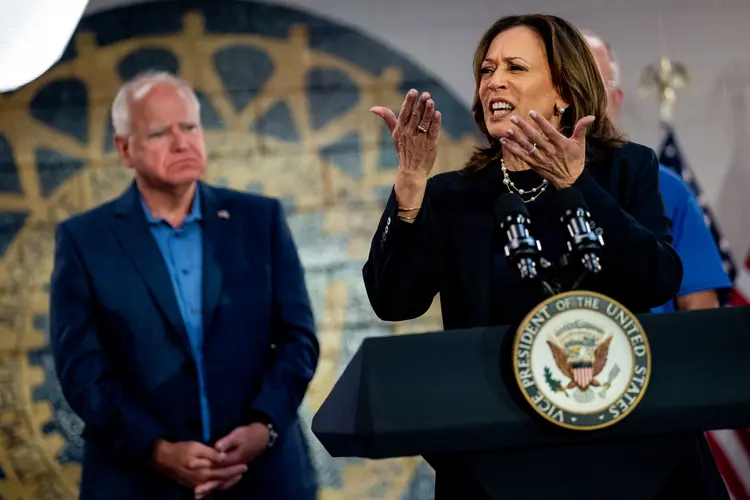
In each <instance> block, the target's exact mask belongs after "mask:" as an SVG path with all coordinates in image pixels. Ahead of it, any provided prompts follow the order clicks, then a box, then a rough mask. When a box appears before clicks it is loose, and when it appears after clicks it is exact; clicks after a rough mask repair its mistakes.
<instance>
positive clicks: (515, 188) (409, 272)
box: [363, 15, 682, 329]
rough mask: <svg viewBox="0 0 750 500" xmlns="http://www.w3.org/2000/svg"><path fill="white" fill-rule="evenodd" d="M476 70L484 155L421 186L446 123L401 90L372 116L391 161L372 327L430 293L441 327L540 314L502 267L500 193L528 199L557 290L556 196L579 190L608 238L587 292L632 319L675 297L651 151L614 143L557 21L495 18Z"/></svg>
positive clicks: (476, 110)
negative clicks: (389, 142)
mask: <svg viewBox="0 0 750 500" xmlns="http://www.w3.org/2000/svg"><path fill="white" fill-rule="evenodd" d="M473 68H474V76H475V79H476V92H475V95H474V103H473V107H472V111H473V114H474V121H475V122H476V124H477V126H478V127H479V130H480V131H481V133H482V134H483V135H484V138H485V139H486V142H487V145H486V147H484V148H480V149H478V150H477V151H476V152H475V153H474V154H473V156H472V157H471V158H469V159H468V161H467V162H466V164H465V166H464V167H463V168H462V169H461V170H459V171H454V172H448V173H443V174H439V175H436V176H433V177H432V178H429V179H428V177H429V174H430V171H431V169H432V167H433V164H434V162H435V157H436V154H437V139H438V135H439V132H440V123H441V115H440V112H439V111H436V109H435V103H434V101H433V100H432V99H431V98H430V96H429V95H428V94H427V93H423V94H422V95H418V92H417V91H416V90H411V91H409V92H408V94H407V95H406V98H405V100H404V102H403V105H402V107H401V111H400V113H399V115H398V118H397V117H396V116H395V115H394V113H393V112H392V111H391V110H389V109H387V108H383V107H375V108H373V109H372V111H373V112H374V113H375V114H377V115H379V116H380V117H382V118H383V119H384V120H385V122H386V124H387V125H388V128H389V129H390V131H391V134H392V139H393V144H394V145H395V147H396V150H397V152H398V158H399V167H398V173H397V174H396V181H395V185H394V189H393V191H392V193H391V196H390V198H389V200H388V202H387V205H386V207H385V211H384V213H383V216H382V218H381V220H380V224H379V226H378V229H377V232H376V233H375V236H374V238H373V240H372V244H371V248H370V254H369V258H368V260H367V263H366V264H365V266H364V270H363V274H364V281H365V286H366V288H367V293H368V296H369V300H370V303H371V305H372V307H373V309H374V310H375V313H376V314H377V315H378V317H380V318H381V319H383V320H386V321H401V320H407V319H413V318H416V317H418V316H421V315H422V314H424V313H425V312H426V311H427V309H428V308H429V307H430V305H431V303H432V301H433V299H434V297H435V295H436V294H437V293H439V294H440V299H441V307H442V315H443V325H444V327H445V328H446V329H455V328H470V327H476V326H485V325H497V324H515V323H517V322H519V321H520V320H521V319H522V318H523V317H524V316H525V315H526V314H527V313H528V312H529V311H530V310H531V309H532V308H533V307H534V306H535V305H536V304H538V303H539V302H540V301H541V300H542V299H543V298H544V296H543V295H541V292H540V290H539V289H538V288H536V287H533V286H529V285H527V284H526V283H525V282H524V280H522V278H521V275H520V274H519V272H518V270H517V269H516V268H515V267H514V266H513V265H512V264H511V263H509V262H508V259H507V258H506V255H505V254H504V252H503V247H504V245H505V244H506V243H507V241H506V240H505V239H504V238H505V236H504V231H501V230H499V229H497V228H496V224H495V220H494V217H493V207H494V205H495V203H496V201H497V199H498V197H499V196H500V195H502V194H503V193H508V192H513V193H516V194H517V195H519V196H520V197H521V198H523V201H524V202H525V205H524V206H525V207H526V208H527V209H528V213H529V214H530V219H531V221H532V222H533V225H532V226H531V231H532V235H533V236H534V237H535V238H536V239H537V240H539V241H540V243H541V244H542V252H541V257H542V266H543V267H545V269H544V272H545V274H546V275H548V276H552V277H555V280H553V288H554V290H555V291H566V288H569V287H570V286H571V284H572V283H573V281H574V280H571V279H569V277H567V276H566V273H568V272H567V271H566V269H564V268H563V267H561V266H560V259H561V257H562V256H563V254H564V253H565V250H566V247H565V243H566V239H565V238H566V235H565V227H564V225H563V224H562V223H561V222H560V220H559V214H558V213H557V211H556V210H555V208H554V207H555V195H556V193H557V192H559V191H563V190H576V191H577V192H578V193H579V194H580V196H582V198H583V200H584V201H585V204H586V205H587V207H588V209H589V211H590V213H591V217H592V219H593V222H594V224H595V225H596V227H597V228H598V229H597V231H598V232H599V233H600V234H601V236H602V238H603V241H604V247H603V249H602V251H601V254H600V262H601V268H602V270H601V272H600V273H598V275H597V276H596V279H595V280H591V281H588V282H586V287H585V288H586V289H587V290H591V291H596V292H600V293H603V294H605V295H608V296H610V297H612V298H613V299H615V300H617V301H619V302H620V303H622V304H623V305H625V306H626V307H627V308H629V309H630V310H631V311H633V312H634V313H640V312H647V311H649V309H650V308H651V307H656V306H658V305H660V304H663V303H665V302H667V301H668V300H670V299H671V298H672V297H673V296H674V295H675V294H676V293H677V291H678V289H679V287H680V282H681V280H682V264H681V262H680V259H679V257H678V256H677V254H676V253H675V251H674V250H673V249H672V247H671V242H672V238H671V236H670V233H669V220H668V218H667V217H666V215H665V212H664V207H663V202H662V198H661V194H660V192H659V180H658V179H659V171H658V164H657V158H656V155H655V153H654V151H653V150H651V149H649V148H647V147H645V146H641V145H639V144H635V143H632V142H627V141H625V140H624V139H622V138H621V137H620V136H619V135H618V132H617V130H616V129H615V127H614V125H613V124H612V122H611V121H610V120H609V119H608V118H607V114H606V110H607V94H606V90H605V87H604V83H603V81H602V78H601V76H600V74H599V70H598V68H597V65H596V61H595V60H594V58H593V56H592V55H591V52H590V51H589V49H588V46H587V45H586V41H585V39H584V38H583V37H582V36H581V34H580V33H579V32H578V30H577V29H576V28H574V27H573V26H572V25H570V24H569V23H567V22H566V21H564V20H562V19H559V18H557V17H554V16H547V15H526V16H513V17H506V18H502V19H500V20H499V21H497V22H496V23H495V24H494V25H493V26H492V27H491V28H490V29H489V30H488V31H487V32H486V33H485V35H484V36H483V37H482V39H481V41H480V43H479V46H478V48H477V50H476V53H475V55H474V65H473ZM568 194H569V193H568ZM568 267H569V266H568Z"/></svg>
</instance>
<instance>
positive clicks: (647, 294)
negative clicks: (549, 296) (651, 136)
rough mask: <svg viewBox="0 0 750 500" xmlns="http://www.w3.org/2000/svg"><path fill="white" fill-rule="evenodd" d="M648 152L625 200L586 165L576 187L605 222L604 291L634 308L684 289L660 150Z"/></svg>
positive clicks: (639, 160) (637, 167)
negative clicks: (602, 184)
mask: <svg viewBox="0 0 750 500" xmlns="http://www.w3.org/2000/svg"><path fill="white" fill-rule="evenodd" d="M644 151H645V153H644V154H643V155H642V156H641V157H640V158H638V157H636V159H635V160H636V161H635V162H634V163H633V164H632V165H630V166H628V165H625V166H623V168H630V169H631V172H632V174H631V175H628V176H627V178H628V180H629V182H630V186H628V188H629V189H628V190H627V191H628V192H630V196H629V197H628V200H627V205H626V206H625V207H621V206H620V204H619V203H618V202H617V201H616V200H615V199H614V198H613V197H612V196H611V195H610V194H609V193H608V192H606V191H605V190H604V189H603V188H602V187H600V186H599V184H598V183H597V182H596V181H595V180H594V179H593V177H591V175H590V174H589V173H588V172H587V171H586V170H584V172H583V174H581V176H580V177H579V178H578V180H577V181H576V183H575V184H574V186H575V187H576V188H577V189H579V190H580V191H581V193H582V195H583V197H584V199H585V200H586V202H587V204H588V208H589V211H590V212H591V218H592V219H593V220H594V221H595V222H596V225H597V226H598V227H601V228H602V230H603V231H604V232H603V235H602V238H603V239H604V252H603V254H602V276H601V278H600V281H599V283H600V286H601V287H602V288H603V290H602V292H603V293H605V294H607V295H609V296H610V297H612V298H614V299H616V300H618V301H620V302H622V303H624V304H626V305H627V307H629V308H633V309H636V310H647V309H651V308H653V307H658V306H660V305H662V304H664V303H666V302H668V301H670V300H671V299H672V298H673V297H674V296H675V295H676V294H677V292H678V290H679V289H680V283H681V282H682V262H681V261H680V257H679V256H678V254H677V252H676V251H675V250H674V248H673V247H672V242H673V238H672V235H671V233H670V230H669V218H668V217H667V215H666V212H665V209H664V201H663V198H662V196H661V191H660V189H659V164H658V161H657V158H656V153H655V152H654V151H653V150H651V149H646V148H644Z"/></svg>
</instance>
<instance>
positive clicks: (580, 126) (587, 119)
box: [570, 115, 596, 142]
mask: <svg viewBox="0 0 750 500" xmlns="http://www.w3.org/2000/svg"><path fill="white" fill-rule="evenodd" d="M594 120H596V117H594V116H592V115H589V116H584V117H583V118H581V119H580V120H578V123H576V127H575V129H574V130H573V135H572V136H571V137H570V138H571V139H573V140H575V141H579V142H580V141H582V140H584V139H585V138H586V132H588V129H589V127H590V126H591V124H592V123H594Z"/></svg>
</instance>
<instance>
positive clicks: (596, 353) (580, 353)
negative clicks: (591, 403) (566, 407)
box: [547, 336, 612, 392]
mask: <svg viewBox="0 0 750 500" xmlns="http://www.w3.org/2000/svg"><path fill="white" fill-rule="evenodd" d="M611 342H612V336H609V337H607V338H605V339H604V340H602V341H601V342H600V343H599V344H598V345H597V346H596V347H594V348H593V349H592V348H590V347H586V346H581V345H576V346H573V347H571V348H570V349H566V348H564V347H561V346H559V345H557V344H555V343H554V342H550V341H549V340H547V344H548V345H549V347H550V349H551V350H552V355H553V356H554V358H555V363H556V364H557V367H558V368H559V369H560V371H561V372H562V373H563V375H565V376H566V377H568V378H569V379H570V382H569V383H568V385H567V386H566V387H564V389H573V388H575V387H578V388H579V389H580V391H581V392H586V391H587V390H588V388H589V387H599V386H600V385H601V384H600V382H599V381H598V380H596V378H595V377H596V376H597V375H599V374H600V373H601V371H602V370H603V369H604V365H606V364H607V355H608V354H609V344H610V343H611ZM564 389H559V390H564Z"/></svg>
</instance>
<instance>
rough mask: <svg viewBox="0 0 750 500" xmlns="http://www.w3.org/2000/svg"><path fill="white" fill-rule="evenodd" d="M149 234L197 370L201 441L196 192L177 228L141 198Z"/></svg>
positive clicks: (205, 409) (206, 435)
mask: <svg viewBox="0 0 750 500" xmlns="http://www.w3.org/2000/svg"><path fill="white" fill-rule="evenodd" d="M141 203H142V204H143V210H144V212H145V214H146V219H147V220H148V224H149V227H150V229H151V234H152V235H153V236H154V239H155V240H156V243H157V245H158V246H159V250H161V254H162V256H163V257H164V262H165V263H166V265H167V269H168V271H169V276H170V278H171V280H172V287H173V288H174V292H175V296H176V298H177V304H178V305H179V307H180V312H181V313H182V320H183V321H184V323H185V329H186V330H187V335H188V339H189V340H190V346H191V348H192V351H193V357H194V358H195V364H196V367H197V371H198V386H199V388H200V402H201V420H202V423H203V439H204V441H205V442H208V440H209V439H210V436H211V420H210V417H211V416H210V411H209V406H208V397H207V395H206V384H205V374H204V367H203V228H202V227H201V223H200V221H201V220H202V214H201V204H200V191H199V190H198V189H196V190H195V198H194V199H193V208H192V210H191V212H190V213H189V214H188V216H187V217H186V218H185V220H184V221H183V222H182V225H181V226H180V227H177V228H175V227H172V226H171V225H169V223H168V222H167V221H165V220H164V219H160V218H156V217H154V216H153V215H152V213H151V211H150V210H149V208H148V206H147V205H146V203H145V202H144V201H143V198H141Z"/></svg>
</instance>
